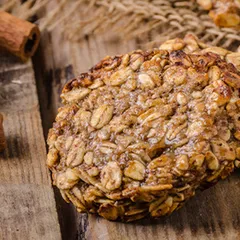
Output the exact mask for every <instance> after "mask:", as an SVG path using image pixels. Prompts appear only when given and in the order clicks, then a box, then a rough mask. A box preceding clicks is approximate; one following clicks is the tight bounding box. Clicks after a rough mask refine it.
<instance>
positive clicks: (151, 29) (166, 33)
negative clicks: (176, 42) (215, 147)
mask: <svg viewBox="0 0 240 240" xmlns="http://www.w3.org/2000/svg"><path fill="white" fill-rule="evenodd" d="M20 2H21V1H18V0H8V1H6V0H0V9H3V10H5V11H9V12H12V13H13V14H15V15H17V16H19V17H21V18H24V19H36V16H38V20H37V23H38V24H39V26H40V28H41V30H47V31H52V30H54V29H55V28H56V27H59V26H60V25H61V26H62V27H61V29H62V32H63V34H64V35H65V36H66V37H67V38H68V39H70V40H71V41H79V40H81V38H82V37H83V36H85V35H91V34H101V33H103V32H107V31H109V29H110V30H111V32H112V31H113V32H115V33H116V34H117V35H118V36H120V37H122V38H124V39H129V38H132V37H135V38H137V39H140V40H141V38H142V36H143V35H146V34H147V35H148V36H149V43H150V44H151V43H154V44H156V43H157V44H158V43H160V42H162V41H164V40H166V39H169V38H174V37H182V36H183V35H185V34H186V33H187V32H192V33H194V34H196V35H197V36H198V37H199V38H200V39H201V40H203V41H205V42H206V43H209V44H211V45H217V46H221V47H224V48H228V49H229V50H232V51H236V50H237V48H238V46H239V45H240V35H239V30H237V29H233V28H219V27H217V26H215V24H214V23H213V22H212V20H211V19H210V17H209V16H208V12H207V11H203V10H201V9H200V8H199V7H198V6H197V5H196V3H195V1H176V0H152V1H150V0H75V1H73V0H72V1H71V0H60V1H55V0H52V1H46V0H36V1H33V0H28V1H25V2H24V3H23V4H21V3H20ZM56 3H57V4H56ZM39 12H41V13H39ZM33 16H35V17H34V18H33ZM39 16H41V17H40V19H39Z"/></svg>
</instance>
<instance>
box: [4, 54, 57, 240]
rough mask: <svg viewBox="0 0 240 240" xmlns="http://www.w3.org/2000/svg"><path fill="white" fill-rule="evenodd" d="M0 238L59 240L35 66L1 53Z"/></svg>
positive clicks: (13, 239)
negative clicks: (0, 150) (4, 145)
mask: <svg viewBox="0 0 240 240" xmlns="http://www.w3.org/2000/svg"><path fill="white" fill-rule="evenodd" d="M0 112H1V113H3V116H4V132H5V135H6V140H7V149H6V150H5V151H4V152H3V153H1V154H0V239H1V240H25V239H26V240H28V239H33V240H35V239H36V240H38V239H44V240H45V239H51V240H56V239H61V234H60V228H59V223H58V217H57V211H56V203H55V199H54V194H53V189H52V186H51V182H50V178H49V172H48V171H47V169H46V166H45V158H46V148H45V142H44V137H43V131H42V125H41V119H40V113H39V103H38V97H37V92H36V85H35V79H34V73H33V68H32V65H31V62H28V63H26V64H23V63H21V62H19V61H18V60H17V59H16V58H14V57H11V56H10V55H9V54H7V53H4V52H3V51H2V50H0Z"/></svg>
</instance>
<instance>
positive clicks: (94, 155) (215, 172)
mask: <svg viewBox="0 0 240 240" xmlns="http://www.w3.org/2000/svg"><path fill="white" fill-rule="evenodd" d="M239 68H240V54H239V53H233V52H230V51H228V50H225V49H222V48H218V47H209V46H207V45H205V44H204V43H202V42H201V41H199V40H198V39H197V38H196V37H195V36H193V35H187V36H186V37H185V38H184V39H173V40H169V41H167V42H165V43H163V44H162V45H161V46H160V47H159V48H157V49H153V50H149V51H141V50H136V51H133V52H130V53H127V54H125V55H119V56H115V57H109V56H108V57H105V58H104V59H103V60H102V61H100V62H99V63H98V64H97V65H95V66H94V67H93V68H92V69H90V70H89V72H87V73H83V74H81V75H80V76H78V77H76V78H74V79H73V80H71V81H69V82H68V83H67V84H66V85H65V87H64V89H63V91H62V94H61V98H62V102H63V107H61V108H60V109H59V111H58V114H57V116H56V121H55V123H54V124H53V128H52V129H50V131H49V135H48V141H47V143H48V146H49V152H48V157H47V165H48V167H49V168H50V170H51V172H52V178H53V183H54V184H55V185H56V186H57V187H58V188H59V189H60V191H61V194H62V196H63V198H64V199H65V200H66V201H67V202H72V203H73V204H74V205H75V206H76V208H77V210H78V211H79V212H90V213H97V214H99V215H101V216H102V217H104V218H106V219H109V220H120V221H126V222H129V221H133V220H137V219H141V218H144V217H147V216H150V217H154V218H156V217H160V216H164V215H169V214H171V213H172V212H173V211H175V210H176V209H179V208H180V207H181V206H182V205H183V204H184V202H185V201H186V200H188V199H189V198H190V197H192V196H194V195H195V192H196V190H197V189H205V188H207V187H209V186H212V185H213V184H215V183H216V182H217V181H219V180H220V179H224V178H226V177H227V176H228V175H229V174H230V173H231V172H232V171H233V170H234V164H235V165H236V166H238V165H239V160H238V159H240V143H239V141H238V140H239V139H240V111H239V108H240V99H239V88H240V72H239Z"/></svg>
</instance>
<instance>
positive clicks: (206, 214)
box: [34, 1, 240, 240]
mask: <svg viewBox="0 0 240 240" xmlns="http://www.w3.org/2000/svg"><path fill="white" fill-rule="evenodd" d="M54 2H55V4H56V2H57V1H54ZM51 4H53V3H51ZM51 7H52V5H51V6H49V9H51ZM148 41H149V39H147V38H146V39H142V42H145V43H147V42H148ZM136 48H139V45H138V44H137V43H136V41H135V40H131V41H128V42H122V41H119V40H117V39H116V38H112V37H111V36H107V35H105V36H94V37H86V38H85V39H84V40H82V41H81V42H79V43H71V42H69V41H67V40H64V38H63V37H62V36H61V35H60V34H59V31H58V29H56V30H55V31H53V32H52V33H51V34H48V33H45V34H44V35H43V36H42V41H41V45H40V49H39V50H38V52H37V55H36V56H35V57H34V68H35V72H36V77H37V84H38V89H39V98H40V102H41V113H42V121H43V126H44V132H45V136H46V135H47V131H48V128H49V127H51V125H52V121H54V118H55V115H56V112H57V108H58V107H59V106H60V105H61V103H60V98H59V94H60V92H61V89H62V87H63V85H64V84H65V83H66V81H67V80H69V79H71V78H72V77H73V76H74V75H77V74H79V73H81V72H84V71H87V69H89V68H90V67H92V66H93V65H94V64H96V63H97V62H98V61H99V60H100V59H101V58H103V57H104V56H106V55H116V54H120V53H126V52H128V51H131V50H133V49H136ZM239 190H240V178H239V171H238V172H236V173H235V174H233V175H232V176H231V177H230V178H229V179H227V180H225V181H223V182H221V183H219V184H218V185H216V186H215V187H213V188H211V189H209V190H206V191H204V192H203V193H200V194H199V195H198V196H196V197H195V198H193V199H192V200H190V201H189V202H188V203H187V204H186V205H185V206H184V207H183V208H182V209H180V210H179V211H177V212H175V213H174V214H173V215H172V216H170V217H166V218H162V219H160V220H157V221H149V220H142V221H140V222H137V223H130V224H123V223H115V222H109V221H107V220H104V219H102V218H99V217H96V216H93V215H87V214H79V213H76V211H75V210H74V208H73V207H72V205H71V204H69V205H67V204H65V203H63V201H62V200H61V202H58V206H59V208H58V210H59V215H60V216H62V217H61V218H60V219H61V220H62V221H61V222H60V224H61V228H62V232H63V239H69V240H72V239H79V240H80V239H87V240H88V239H90V240H92V239H93V240H95V239H96V240H98V239H99V240H112V239H114V240H128V239H129V240H145V239H146V240H147V239H156V240H157V239H161V240H162V239H163V240H165V239H166V240H181V239H183V240H186V239H187V240H190V239H201V240H205V239H206V240H207V239H223V240H232V239H240V205H239V204H238V202H239V199H240V191H239ZM58 199H61V198H58ZM58 201H59V200H58ZM66 215H68V218H67V219H66V217H65V216H66ZM70 218H71V220H70ZM69 221H70V222H71V224H68V222H69ZM67 224H68V225H67Z"/></svg>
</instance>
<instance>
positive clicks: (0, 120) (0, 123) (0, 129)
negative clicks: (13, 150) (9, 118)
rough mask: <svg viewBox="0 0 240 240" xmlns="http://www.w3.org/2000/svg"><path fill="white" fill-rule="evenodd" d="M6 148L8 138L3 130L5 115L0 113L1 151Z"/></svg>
mask: <svg viewBox="0 0 240 240" xmlns="http://www.w3.org/2000/svg"><path fill="white" fill-rule="evenodd" d="M5 148H6V139H5V135H4V131H3V116H2V114H1V113H0V152H2V151H3V150H4V149H5Z"/></svg>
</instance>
